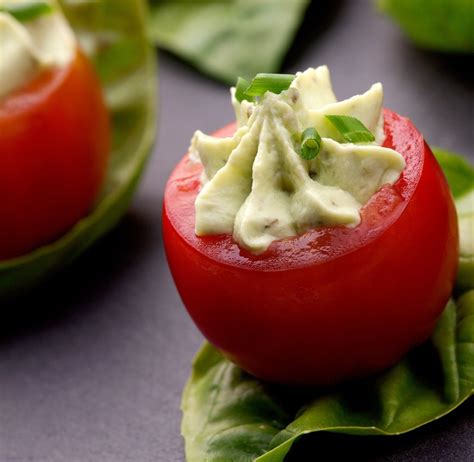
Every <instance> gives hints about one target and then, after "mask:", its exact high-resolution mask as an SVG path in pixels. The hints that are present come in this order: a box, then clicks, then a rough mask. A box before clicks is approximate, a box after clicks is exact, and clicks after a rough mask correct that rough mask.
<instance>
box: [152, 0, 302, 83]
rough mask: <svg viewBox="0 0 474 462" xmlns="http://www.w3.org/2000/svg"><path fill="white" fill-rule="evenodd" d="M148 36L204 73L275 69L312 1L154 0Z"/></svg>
mask: <svg viewBox="0 0 474 462" xmlns="http://www.w3.org/2000/svg"><path fill="white" fill-rule="evenodd" d="M150 3H151V15H150V21H149V29H150V37H151V39H152V40H153V41H154V42H155V43H156V44H157V45H158V46H160V47H162V48H164V49H167V50H169V51H172V52H173V53H176V54H177V55H179V56H180V57H182V58H184V59H186V60H188V61H189V62H191V63H192V64H193V65H194V66H196V67H197V68H198V69H199V70H201V71H202V72H204V73H207V74H209V75H211V76H213V77H216V78H217V79H219V80H223V81H225V82H227V83H230V84H234V83H235V81H236V79H237V77H239V76H241V77H244V78H246V79H250V78H252V77H253V76H254V75H255V74H257V73H259V72H276V71H277V70H278V68H279V67H280V64H281V61H282V60H283V57H284V55H285V53H286V51H287V50H288V48H289V46H290V44H291V41H292V39H293V36H294V34H295V33H296V30H297V28H298V26H299V24H300V22H301V21H302V19H303V15H304V12H305V9H306V7H307V6H308V4H309V1H308V0H292V1H287V0H259V1H258V2H254V1H249V0H227V1H216V0H201V1H194V2H193V1H175V0H152V1H151V2H150Z"/></svg>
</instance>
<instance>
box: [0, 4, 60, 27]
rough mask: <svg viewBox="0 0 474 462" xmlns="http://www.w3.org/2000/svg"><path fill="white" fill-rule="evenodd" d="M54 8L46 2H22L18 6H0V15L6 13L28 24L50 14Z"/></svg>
mask: <svg viewBox="0 0 474 462" xmlns="http://www.w3.org/2000/svg"><path fill="white" fill-rule="evenodd" d="M53 10H54V8H53V7H52V5H50V4H49V3H48V2H40V1H37V2H22V3H19V4H18V5H8V6H0V13H8V14H10V15H11V16H13V17H14V18H15V19H16V20H17V21H20V22H28V21H32V20H33V19H36V18H37V17H39V16H43V15H45V14H50V13H52V12H53Z"/></svg>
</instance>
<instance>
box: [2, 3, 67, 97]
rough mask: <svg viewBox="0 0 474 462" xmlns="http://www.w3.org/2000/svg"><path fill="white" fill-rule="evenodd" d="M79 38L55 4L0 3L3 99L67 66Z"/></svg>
mask: <svg viewBox="0 0 474 462" xmlns="http://www.w3.org/2000/svg"><path fill="white" fill-rule="evenodd" d="M75 52H76V39H75V37H74V33H73V32H72V30H71V28H70V27H69V25H68V23H67V21H66V19H65V18H64V16H63V15H62V13H61V11H60V9H59V7H58V5H57V4H56V2H52V1H48V2H46V1H25V2H18V1H17V0H14V1H13V0H0V56H1V58H0V75H1V76H2V77H1V78H0V99H2V98H5V97H7V96H8V95H10V94H11V93H13V92H14V91H15V90H17V89H20V88H21V87H23V86H24V85H26V84H27V83H28V82H30V81H31V80H32V79H34V78H35V77H36V76H37V75H39V74H40V73H41V72H42V71H44V70H46V69H50V68H58V67H59V68H61V67H65V66H66V65H68V64H69V63H70V62H71V60H72V59H73V57H74V55H75Z"/></svg>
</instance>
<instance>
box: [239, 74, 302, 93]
mask: <svg viewBox="0 0 474 462" xmlns="http://www.w3.org/2000/svg"><path fill="white" fill-rule="evenodd" d="M294 79H295V76H294V75H293V74H257V75H256V76H255V77H254V78H253V80H252V82H251V83H250V85H249V87H248V88H247V89H246V90H245V92H244V95H245V97H246V98H247V97H248V96H262V95H263V94H264V93H265V92H267V91H271V92H272V93H275V94H277V95H278V94H280V93H281V92H282V91H283V90H287V89H288V87H289V86H290V85H291V82H293V80H294Z"/></svg>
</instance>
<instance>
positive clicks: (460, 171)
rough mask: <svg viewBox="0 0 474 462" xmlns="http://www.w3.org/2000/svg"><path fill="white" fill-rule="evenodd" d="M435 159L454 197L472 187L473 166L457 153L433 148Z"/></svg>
mask: <svg viewBox="0 0 474 462" xmlns="http://www.w3.org/2000/svg"><path fill="white" fill-rule="evenodd" d="M433 153H434V155H435V157H436V160H437V161H438V163H439V164H440V165H441V168H442V169H443V172H444V174H445V176H446V179H447V180H448V184H449V187H450V188H451V192H452V193H453V196H454V197H455V198H458V197H461V196H463V195H464V194H466V193H468V192H469V191H470V190H472V189H474V167H473V166H472V165H471V164H470V163H469V161H468V160H466V159H465V158H464V157H462V156H461V155H459V154H455V153H453V152H450V151H446V150H443V149H440V148H433Z"/></svg>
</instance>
